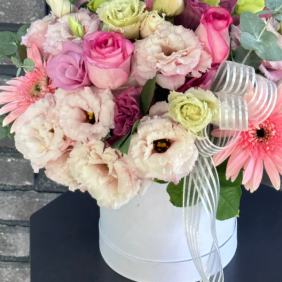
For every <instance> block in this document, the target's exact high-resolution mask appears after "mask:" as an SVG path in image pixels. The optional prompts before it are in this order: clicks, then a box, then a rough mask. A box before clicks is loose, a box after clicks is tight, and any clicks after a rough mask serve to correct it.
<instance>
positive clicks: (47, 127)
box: [15, 93, 70, 172]
mask: <svg viewBox="0 0 282 282" xmlns="http://www.w3.org/2000/svg"><path fill="white" fill-rule="evenodd" d="M55 106H56V102H55V98H54V95H53V94H50V93H48V94H47V95H46V96H45V97H44V98H43V99H40V100H38V101H36V102H35V103H34V104H31V105H30V106H29V107H28V108H27V110H26V111H25V112H24V113H23V114H22V115H21V116H20V117H19V120H18V124H17V130H16V135H15V143H16V147H17V149H18V151H19V152H21V153H22V154H23V155H24V157H25V158H26V159H28V160H30V161H31V165H32V167H33V169H34V171H35V172H38V171H39V169H40V168H43V167H45V166H46V164H47V163H48V162H49V161H55V160H57V159H58V158H59V157H60V156H61V155H62V153H63V152H64V151H65V150H66V149H67V147H68V146H69V143H70V140H69V139H67V138H65V135H64V132H63V130H62V129H61V128H60V126H59V124H58V123H57V122H56V119H57V118H56V114H55V111H54V109H55Z"/></svg>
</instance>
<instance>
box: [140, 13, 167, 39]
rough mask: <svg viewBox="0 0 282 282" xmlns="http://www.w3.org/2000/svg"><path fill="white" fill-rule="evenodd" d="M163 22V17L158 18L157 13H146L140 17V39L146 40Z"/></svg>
mask: <svg viewBox="0 0 282 282" xmlns="http://www.w3.org/2000/svg"><path fill="white" fill-rule="evenodd" d="M164 21H165V19H164V17H161V16H159V14H158V12H157V11H151V12H148V11H146V12H145V13H144V14H143V15H142V22H141V26H140V35H141V37H142V38H146V37H148V36H150V35H152V34H153V33H154V32H155V30H156V29H157V27H158V26H159V25H160V24H161V23H162V22H164Z"/></svg>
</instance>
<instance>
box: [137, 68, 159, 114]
mask: <svg viewBox="0 0 282 282" xmlns="http://www.w3.org/2000/svg"><path fill="white" fill-rule="evenodd" d="M156 81H157V73H156V76H155V77H154V78H153V79H149V80H148V81H147V82H146V84H145V85H144V87H143V89H142V92H141V95H140V109H141V112H142V113H143V115H144V116H145V115H147V113H148V111H149V108H150V105H151V103H152V100H153V98H154V94H155V88H156Z"/></svg>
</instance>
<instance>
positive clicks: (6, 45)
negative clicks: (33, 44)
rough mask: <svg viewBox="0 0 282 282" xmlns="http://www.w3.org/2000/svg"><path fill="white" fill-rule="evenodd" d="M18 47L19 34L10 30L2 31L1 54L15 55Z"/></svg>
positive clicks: (0, 40) (0, 36)
mask: <svg viewBox="0 0 282 282" xmlns="http://www.w3.org/2000/svg"><path fill="white" fill-rule="evenodd" d="M17 49H18V46H17V35H16V34H14V33H13V32H10V31H3V32H0V54H2V55H5V56H9V55H14V54H15V53H16V52H17Z"/></svg>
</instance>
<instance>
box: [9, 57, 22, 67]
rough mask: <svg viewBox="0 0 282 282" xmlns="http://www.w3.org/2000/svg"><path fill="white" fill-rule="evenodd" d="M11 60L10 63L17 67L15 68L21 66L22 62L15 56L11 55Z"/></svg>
mask: <svg viewBox="0 0 282 282" xmlns="http://www.w3.org/2000/svg"><path fill="white" fill-rule="evenodd" d="M11 60H12V63H13V64H14V65H15V66H16V67H17V68H20V67H21V66H22V64H21V63H20V62H19V60H18V59H17V58H15V57H12V58H11Z"/></svg>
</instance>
